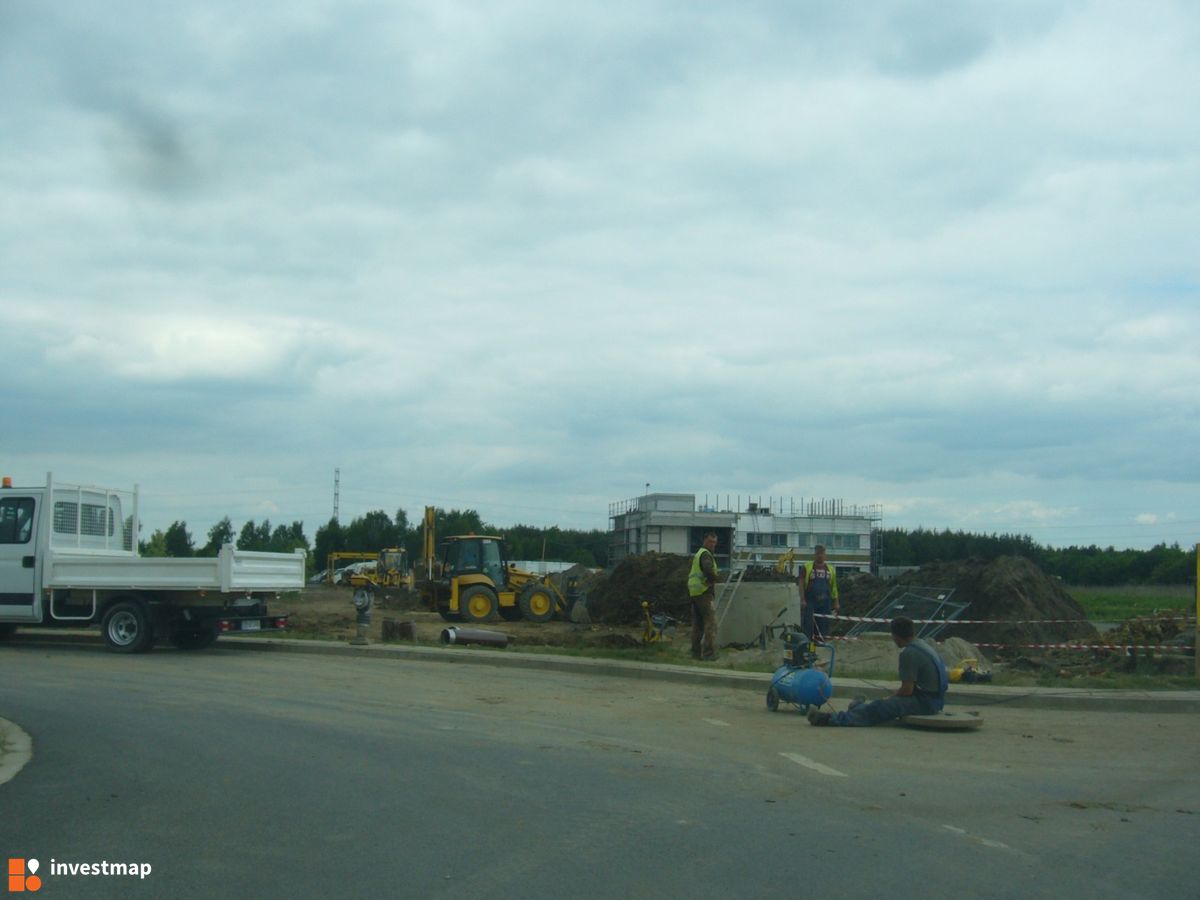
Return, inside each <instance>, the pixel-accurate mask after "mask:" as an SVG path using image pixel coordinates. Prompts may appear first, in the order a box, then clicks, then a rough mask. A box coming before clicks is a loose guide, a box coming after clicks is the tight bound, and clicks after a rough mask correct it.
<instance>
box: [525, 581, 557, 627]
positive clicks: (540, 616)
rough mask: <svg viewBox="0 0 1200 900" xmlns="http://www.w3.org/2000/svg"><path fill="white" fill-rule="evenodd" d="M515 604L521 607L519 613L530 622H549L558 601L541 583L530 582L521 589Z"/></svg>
mask: <svg viewBox="0 0 1200 900" xmlns="http://www.w3.org/2000/svg"><path fill="white" fill-rule="evenodd" d="M517 605H518V606H520V607H521V615H522V616H524V617H525V618H526V619H528V620H529V621H530V622H549V621H550V620H551V619H553V618H554V610H555V608H556V607H557V606H558V601H557V600H556V599H555V597H554V593H553V592H552V591H551V590H550V588H548V587H546V586H545V585H543V584H530V585H526V587H525V590H523V591H521V596H520V598H519V599H518V600H517Z"/></svg>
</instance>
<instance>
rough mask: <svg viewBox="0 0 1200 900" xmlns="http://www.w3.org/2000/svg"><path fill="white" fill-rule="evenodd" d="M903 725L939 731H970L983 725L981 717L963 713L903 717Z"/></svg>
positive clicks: (901, 722) (901, 721)
mask: <svg viewBox="0 0 1200 900" xmlns="http://www.w3.org/2000/svg"><path fill="white" fill-rule="evenodd" d="M900 724H901V725H910V726H912V727H913V728H932V729H935V730H937V731H970V730H972V729H975V728H978V727H979V726H980V725H982V724H983V719H982V718H981V717H980V716H976V715H972V714H971V713H962V712H940V713H935V714H934V715H932V716H901V717H900Z"/></svg>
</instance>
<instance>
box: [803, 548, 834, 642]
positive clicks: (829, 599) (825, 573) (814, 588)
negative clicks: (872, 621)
mask: <svg viewBox="0 0 1200 900" xmlns="http://www.w3.org/2000/svg"><path fill="white" fill-rule="evenodd" d="M796 584H797V585H798V586H799V588H800V597H801V601H802V603H801V609H802V612H801V618H800V627H801V629H802V630H803V631H804V633H805V634H807V635H808V636H809V638H810V639H812V640H813V641H814V642H815V643H818V644H820V643H823V642H824V635H826V634H828V633H829V631H830V626H831V623H830V622H829V620H828V619H827V618H823V617H825V616H829V615H830V614H834V615H836V614H837V611H838V586H837V572H835V571H834V569H833V566H831V565H829V563H827V562H825V545H824V544H817V546H815V547H813V561H812V562H807V563H804V565H803V566H801V568H800V574H799V576H798V577H797V578H796ZM818 617H821V618H820V621H817V618H818Z"/></svg>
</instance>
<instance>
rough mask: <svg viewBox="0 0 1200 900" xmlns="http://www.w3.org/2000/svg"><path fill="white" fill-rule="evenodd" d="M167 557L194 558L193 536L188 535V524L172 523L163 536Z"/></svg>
mask: <svg viewBox="0 0 1200 900" xmlns="http://www.w3.org/2000/svg"><path fill="white" fill-rule="evenodd" d="M163 542H164V544H165V546H166V551H167V556H192V555H193V554H194V553H195V550H194V549H193V547H192V536H191V535H190V534H189V533H188V530H187V523H186V522H172V523H171V524H170V526H168V528H167V531H166V534H165V535H163Z"/></svg>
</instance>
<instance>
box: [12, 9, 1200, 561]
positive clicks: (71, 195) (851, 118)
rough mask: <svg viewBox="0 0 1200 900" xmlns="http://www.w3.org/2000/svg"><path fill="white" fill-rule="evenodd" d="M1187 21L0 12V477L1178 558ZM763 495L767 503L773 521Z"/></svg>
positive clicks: (1191, 442)
mask: <svg viewBox="0 0 1200 900" xmlns="http://www.w3.org/2000/svg"><path fill="white" fill-rule="evenodd" d="M1197 47H1200V6H1197V5H1196V4H1194V3H1191V2H1178V3H1174V2H1157V0H1151V2H1142V3H1136V4H1131V3H1127V2H1112V3H1104V2H1053V0H1034V2H1027V3H1026V2H1020V3H995V2H976V3H971V2H961V3H951V2H944V3H933V2H926V3H920V2H918V3H888V2H873V3H859V4H842V3H813V2H810V3H805V2H737V3H732V2H731V3H716V2H714V3H701V2H652V0H636V2H622V0H604V2H595V3H593V2H549V0H527V2H489V3H457V2H447V0H431V2H382V0H381V2H371V0H362V2H350V0H336V2H323V0H292V2H288V3H264V4H246V3H244V2H241V0H239V2H227V0H204V2H192V0H173V2H171V3H152V2H149V0H146V2H130V0H110V2H107V3H95V2H60V0H0V104H2V114H0V304H2V309H0V311H2V313H3V332H2V335H3V337H2V346H3V347H4V358H5V366H4V375H3V380H2V382H0V399H2V401H3V422H2V423H0V469H2V470H3V473H4V474H9V475H12V476H13V477H14V480H15V481H16V482H17V483H18V484H23V483H25V484H28V483H38V482H41V481H42V480H43V479H44V477H45V473H46V472H47V471H53V472H54V473H55V477H56V478H58V479H61V480H67V481H84V482H89V483H101V484H109V485H112V486H129V485H132V484H133V483H134V482H137V483H139V484H140V485H141V490H142V512H143V520H144V522H145V530H144V532H143V537H146V536H148V532H149V531H150V530H153V529H154V528H163V527H165V526H166V525H168V524H170V522H171V521H173V520H175V519H183V520H185V521H186V522H187V523H188V526H189V528H190V530H191V531H192V533H193V536H194V537H195V539H196V542H197V544H200V543H203V541H204V536H205V534H206V532H207V530H208V529H209V528H210V527H211V526H212V524H213V523H214V522H216V521H217V520H218V519H220V518H221V517H222V516H224V515H229V516H230V517H231V518H232V519H233V521H234V525H235V527H239V528H240V526H241V524H242V523H243V522H244V521H246V520H247V519H255V520H257V521H260V522H261V520H262V519H263V518H269V519H270V520H271V521H272V523H274V524H279V523H280V522H291V521H293V520H297V519H299V520H302V521H303V522H304V525H305V531H306V533H307V534H308V536H309V537H310V538H312V537H313V535H314V534H315V532H316V529H317V527H318V526H319V525H321V524H323V523H325V522H326V521H327V520H328V519H329V517H330V515H331V514H332V511H333V488H334V470H335V469H340V471H341V492H340V511H341V519H342V521H343V522H348V521H349V520H350V519H352V518H353V517H355V516H357V515H361V514H362V513H364V512H367V511H369V510H373V509H383V510H385V511H387V512H388V513H389V514H391V513H394V512H395V510H396V509H397V508H398V507H404V508H405V509H407V510H408V512H409V515H410V518H411V519H414V520H415V519H417V518H419V516H420V511H421V508H422V507H423V506H424V505H426V504H436V505H439V506H445V507H459V508H464V507H471V508H474V509H477V510H479V511H480V513H481V514H482V515H483V517H484V519H485V520H488V521H491V522H493V523H495V524H498V525H510V524H514V523H517V522H524V523H529V524H559V525H562V526H564V527H583V528H593V527H594V528H605V527H607V524H608V518H607V514H608V505H609V503H611V502H613V501H618V500H623V499H628V498H631V497H634V496H637V495H639V494H641V493H643V491H644V489H645V485H646V484H647V483H649V484H650V486H651V490H652V491H677V492H686V493H697V494H699V495H700V497H701V499H703V497H704V495H706V494H708V495H710V496H711V497H715V496H716V495H717V494H720V495H721V496H722V498H724V496H725V495H726V494H729V495H732V496H733V497H734V498H735V499H736V497H737V495H739V494H740V495H742V497H743V499H745V498H746V497H753V498H754V499H755V500H756V501H757V499H758V498H759V497H762V498H763V501H764V502H766V499H767V498H768V497H775V498H780V497H785V498H795V499H796V500H797V502H799V501H800V499H801V498H842V499H844V500H845V501H846V502H847V503H858V504H880V505H881V506H882V509H883V517H884V525H885V526H903V527H915V526H918V525H923V526H925V527H931V528H952V529H959V528H962V529H966V530H970V531H983V532H993V531H997V532H1019V533H1025V534H1030V535H1032V536H1033V537H1034V539H1035V540H1038V541H1041V542H1044V543H1048V544H1052V545H1055V546H1065V545H1068V544H1092V543H1096V544H1099V545H1102V546H1107V545H1109V544H1113V545H1116V546H1118V547H1149V546H1151V545H1153V544H1155V543H1158V542H1160V541H1166V542H1168V543H1173V542H1176V541H1177V542H1179V543H1181V544H1184V545H1188V544H1191V543H1193V542H1195V541H1197V540H1200V408H1198V407H1200V403H1198V400H1197V397H1198V393H1197V389H1198V385H1200V351H1198V348H1200V288H1198V285H1200V115H1198V114H1197V112H1198V110H1200V53H1198V52H1197ZM785 502H786V501H785Z"/></svg>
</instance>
